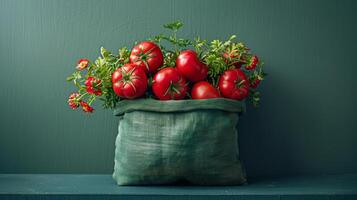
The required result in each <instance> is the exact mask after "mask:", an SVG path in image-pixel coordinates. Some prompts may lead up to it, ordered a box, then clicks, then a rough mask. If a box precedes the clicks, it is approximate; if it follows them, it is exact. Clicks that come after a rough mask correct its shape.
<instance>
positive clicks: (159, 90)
mask: <svg viewBox="0 0 357 200" xmlns="http://www.w3.org/2000/svg"><path fill="white" fill-rule="evenodd" d="M187 90H188V87H187V84H186V79H185V78H184V77H183V76H182V75H181V73H180V72H179V71H178V70H177V69H176V68H173V67H167V68H164V69H162V70H160V71H158V72H157V73H156V74H155V75H154V78H153V83H152V91H153V92H154V94H155V96H156V97H157V98H158V99H160V100H170V99H175V100H179V99H183V98H185V96H186V92H187Z"/></svg>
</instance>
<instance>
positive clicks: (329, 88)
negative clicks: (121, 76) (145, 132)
mask: <svg viewBox="0 0 357 200" xmlns="http://www.w3.org/2000/svg"><path fill="white" fill-rule="evenodd" d="M356 10H357V2H356V1H352V0H350V1H348V0H345V1H337V0H335V1H323V0H321V1H310V0H295V1H292V0H270V1H265V0H249V1H248V0H247V1H233V0H225V1H218V0H212V1H204V0H202V1H199V0H192V1H191V0H176V1H169V0H150V1H149V0H148V1H144V0H141V1H139V0H123V1H116V0H108V1H95V0H91V1H85V0H83V1H66V0H62V1H59V0H58V1H54V0H43V1H39V0H33V1H29V0H16V1H14V0H0V69H1V70H0V75H1V78H0V88H1V92H0V101H1V103H0V131H1V133H0V173H111V172H112V168H113V157H114V138H115V136H116V128H117V120H116V118H115V117H114V116H112V113H111V111H109V110H107V111H103V110H101V109H100V108H99V106H97V107H96V108H97V110H96V113H95V114H93V115H85V114H83V113H82V112H75V111H72V110H70V109H69V108H68V105H67V104H66V100H67V97H68V94H69V93H70V92H72V91H73V89H74V87H73V86H72V85H70V84H68V83H67V82H65V77H66V76H67V75H69V74H70V73H72V71H73V70H74V66H75V62H76V61H77V59H78V58H81V57H88V58H90V59H95V58H96V57H97V56H98V52H99V47H100V46H105V47H106V48H108V49H109V50H112V51H116V50H117V49H118V47H121V46H123V45H126V46H131V45H132V44H133V42H134V41H135V40H142V39H144V38H147V37H149V36H152V35H155V34H157V33H159V32H161V31H162V28H161V25H162V24H164V23H167V22H170V21H173V20H176V19H180V20H182V21H183V22H184V24H185V27H184V30H183V32H182V36H186V37H193V36H197V35H200V36H201V37H203V38H207V39H214V38H219V39H225V38H226V37H228V36H229V35H231V34H237V35H238V37H239V39H241V40H242V41H244V42H245V43H246V44H247V45H248V46H249V47H251V48H252V49H253V51H254V52H255V53H257V54H258V55H260V57H261V58H262V59H264V61H265V63H266V70H267V72H268V73H269V74H270V76H269V77H268V78H267V79H266V82H265V83H264V85H262V87H261V91H262V93H263V99H262V106H261V108H260V109H259V110H254V109H253V108H251V107H248V112H247V114H246V115H245V116H244V118H242V120H241V123H240V125H239V131H240V133H239V134H240V135H239V137H240V138H239V139H240V141H239V142H240V145H241V146H240V151H241V155H242V159H243V161H244V162H245V165H246V167H247V172H248V175H249V176H278V175H284V174H302V173H305V174H321V173H352V172H357V155H356V153H357V151H356V144H357V126H356V117H355V116H356V111H357V109H356V108H357V107H356V102H357V94H356V91H357V89H356V86H357V84H356V80H355V79H356V78H355V77H356V73H357V70H356V67H357V66H356V64H355V63H356V62H355V60H354V59H355V58H356V53H357V48H356V44H357V39H356V36H357V29H356V21H357V14H356V12H355V11H356Z"/></svg>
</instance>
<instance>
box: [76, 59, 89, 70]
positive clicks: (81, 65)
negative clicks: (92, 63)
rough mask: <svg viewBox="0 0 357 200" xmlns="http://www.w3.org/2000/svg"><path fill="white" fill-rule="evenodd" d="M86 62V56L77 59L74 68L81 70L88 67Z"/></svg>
mask: <svg viewBox="0 0 357 200" xmlns="http://www.w3.org/2000/svg"><path fill="white" fill-rule="evenodd" d="M88 64H89V60H88V59H86V58H82V59H80V60H78V62H77V67H76V69H77V70H83V69H85V68H87V67H88Z"/></svg>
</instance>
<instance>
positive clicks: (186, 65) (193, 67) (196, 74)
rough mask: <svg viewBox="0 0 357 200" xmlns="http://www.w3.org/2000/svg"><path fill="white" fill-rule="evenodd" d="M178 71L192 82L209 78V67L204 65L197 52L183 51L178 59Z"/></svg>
mask: <svg viewBox="0 0 357 200" xmlns="http://www.w3.org/2000/svg"><path fill="white" fill-rule="evenodd" d="M176 67H177V69H178V70H179V71H180V72H181V73H182V74H183V75H184V76H185V77H186V78H187V79H188V80H190V81H192V82H198V81H202V80H204V79H205V78H206V77H207V73H208V67H207V66H206V65H205V64H204V63H202V62H201V61H200V60H199V59H198V57H197V54H196V52H195V51H192V50H186V51H182V52H181V53H180V55H179V56H178V57H177V59H176Z"/></svg>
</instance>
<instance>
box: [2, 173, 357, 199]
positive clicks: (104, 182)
mask: <svg viewBox="0 0 357 200" xmlns="http://www.w3.org/2000/svg"><path fill="white" fill-rule="evenodd" d="M93 195H94V196H96V198H94V199H101V198H102V197H103V198H102V199H111V198H113V199H114V198H118V196H120V197H121V199H142V198H143V196H145V197H148V198H150V199H171V200H174V199H216V198H217V199H222V198H223V199H226V198H227V197H229V199H261V198H263V197H264V196H265V197H266V198H263V199H282V198H281V197H285V199H290V198H292V199H296V198H295V197H301V196H306V197H307V196H309V198H308V199H341V197H343V199H346V198H348V199H357V174H344V175H320V176H295V177H282V178H270V179H260V180H252V181H250V183H249V184H248V185H244V186H220V187H214V186H210V187H202V186H145V187H143V186H117V185H116V184H115V182H114V181H113V180H112V178H111V175H79V174H76V175H73V174H71V175H69V174H67V175H64V174H0V199H21V198H22V197H24V196H28V197H29V198H28V199H36V198H39V199H51V198H54V199H61V198H60V197H63V199H87V197H88V198H89V197H90V196H93ZM10 197H11V198H10ZM44 197H46V198H44ZM70 197H71V198H70ZM74 197H75V198H74ZM140 197H141V198H140ZM154 197H155V198H154ZM91 199H93V198H91ZM304 199H305V198H304Z"/></svg>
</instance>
